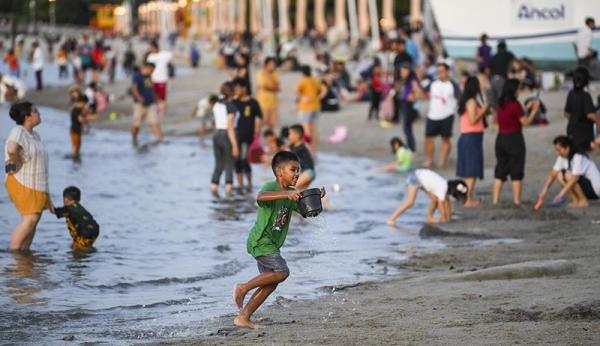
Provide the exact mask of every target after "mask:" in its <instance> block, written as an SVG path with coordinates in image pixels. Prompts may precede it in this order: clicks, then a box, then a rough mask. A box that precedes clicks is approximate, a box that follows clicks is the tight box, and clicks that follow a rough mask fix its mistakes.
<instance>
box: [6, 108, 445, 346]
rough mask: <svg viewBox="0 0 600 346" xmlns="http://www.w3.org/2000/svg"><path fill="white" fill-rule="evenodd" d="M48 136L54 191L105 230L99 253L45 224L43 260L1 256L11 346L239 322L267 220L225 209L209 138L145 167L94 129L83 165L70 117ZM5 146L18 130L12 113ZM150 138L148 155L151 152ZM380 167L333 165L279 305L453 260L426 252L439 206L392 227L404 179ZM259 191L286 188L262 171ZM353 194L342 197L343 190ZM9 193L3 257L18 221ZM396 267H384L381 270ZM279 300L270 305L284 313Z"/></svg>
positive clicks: (110, 135) (303, 229)
mask: <svg viewBox="0 0 600 346" xmlns="http://www.w3.org/2000/svg"><path fill="white" fill-rule="evenodd" d="M40 111H41V115H42V119H43V123H42V124H41V125H40V126H39V127H38V128H36V130H38V131H39V132H40V134H41V136H42V139H43V141H44V143H45V144H46V146H47V147H48V150H49V152H50V188H51V194H52V196H53V200H54V203H55V204H57V205H60V204H61V198H59V197H60V196H61V193H62V189H63V188H64V187H66V186H68V185H77V186H79V187H80V188H81V190H82V204H83V205H84V206H86V208H87V209H88V210H90V211H91V212H92V214H93V215H94V216H95V218H96V219H97V221H98V222H99V224H100V225H101V231H100V237H99V238H98V240H97V242H96V244H95V246H96V251H95V252H93V253H89V254H79V253H74V252H72V251H71V250H70V249H69V245H70V237H69V234H68V231H67V230H66V226H65V223H64V221H63V220H57V219H56V218H55V217H54V216H53V215H50V214H49V213H44V215H43V217H42V220H41V223H40V225H39V227H38V231H37V234H36V237H35V240H34V243H33V246H32V250H33V253H32V254H31V255H13V254H11V253H8V252H2V251H0V272H2V274H1V275H0V339H1V340H3V341H6V342H9V343H27V342H38V343H45V344H53V343H56V341H57V340H61V339H62V337H63V336H65V335H75V336H76V340H77V341H78V342H87V341H89V342H108V343H110V344H130V343H131V342H132V341H133V340H142V341H155V340H160V339H165V338H185V337H192V336H194V335H201V334H204V333H207V332H208V330H207V329H206V328H207V326H208V325H210V323H209V322H207V321H211V319H213V318H214V317H216V316H220V315H223V314H229V313H233V312H235V308H234V306H233V303H232V302H231V287H232V286H233V284H234V283H235V282H241V281H247V280H248V279H250V278H251V277H253V276H255V275H256V274H257V269H256V262H255V261H254V260H253V259H252V258H251V257H250V256H249V255H248V254H247V253H246V239H247V236H248V231H249V230H250V228H251V227H252V225H253V223H254V221H255V218H256V203H255V196H254V195H248V196H236V197H234V198H231V199H227V198H222V199H215V198H214V197H212V196H211V194H210V192H209V190H208V185H209V179H210V174H211V171H212V167H213V156H212V149H211V148H210V147H209V148H201V147H200V146H199V145H198V141H197V139H196V138H174V139H169V141H168V142H167V143H166V144H164V145H159V146H156V147H153V148H151V149H149V150H148V151H147V152H145V153H142V154H140V153H138V152H137V151H135V150H133V148H131V146H130V138H129V135H128V134H127V133H125V132H111V131H102V130H97V129H92V131H91V133H90V134H89V135H86V136H84V138H83V148H82V162H81V164H74V163H72V162H71V161H69V160H66V159H64V156H65V155H66V154H68V153H69V151H70V140H69V137H68V128H69V124H68V121H69V117H68V114H67V113H66V112H62V111H57V110H54V109H49V108H44V107H40ZM0 113H1V114H3V116H2V117H0V138H1V139H2V141H1V143H0V146H1V147H2V148H1V149H2V150H3V146H4V139H5V138H6V135H7V133H8V131H9V130H10V128H12V126H13V124H12V123H11V121H10V119H9V117H8V116H7V113H8V110H7V108H6V107H4V108H0ZM149 140H151V137H150V135H149V134H144V136H143V137H142V141H149ZM374 165H376V163H374V162H372V161H370V160H367V159H361V158H352V157H338V156H335V155H329V154H320V155H319V161H318V166H317V172H318V177H317V181H316V182H315V184H314V186H317V187H318V186H325V187H326V188H327V191H328V196H329V199H330V204H331V209H329V210H326V211H324V212H323V213H322V214H321V215H319V216H318V217H316V218H310V219H302V218H301V217H299V216H298V217H297V218H294V219H293V221H292V225H291V227H290V230H289V234H288V239H287V241H286V244H285V245H284V247H283V248H282V255H283V256H284V257H285V258H286V260H287V261H288V265H289V267H290V269H291V276H290V278H289V279H288V280H287V281H286V282H285V283H284V284H282V285H281V287H280V288H279V289H278V290H277V291H276V293H275V295H274V296H283V297H285V298H287V299H299V298H310V297H315V296H318V295H319V294H324V293H323V291H321V290H318V288H319V287H322V286H333V285H344V284H352V283H356V282H358V281H361V280H373V279H379V278H384V277H385V276H386V275H390V274H391V273H393V269H392V268H388V267H387V266H385V265H384V264H382V263H384V262H385V260H388V259H389V260H401V259H403V258H406V255H407V251H409V250H410V249H411V248H415V249H433V248H437V247H440V246H442V245H441V244H440V243H439V242H437V241H436V240H427V241H423V240H420V239H419V237H418V234H417V230H418V227H419V225H420V223H421V221H422V220H423V219H424V215H425V208H426V206H427V201H426V200H425V199H421V198H420V199H419V200H418V201H417V207H416V208H414V209H412V210H410V211H409V212H408V213H407V214H406V215H403V216H402V217H401V219H400V220H399V222H401V223H402V227H400V228H397V229H395V228H390V227H388V226H387V225H386V224H385V218H386V216H387V215H388V214H389V213H391V212H392V211H393V209H394V208H396V207H397V206H398V204H399V203H400V202H401V199H402V191H403V189H404V188H405V186H404V184H403V178H400V177H398V176H395V175H373V174H370V173H368V170H369V169H370V168H372V167H373V166H374ZM254 175H255V182H256V184H257V186H255V191H258V188H259V187H258V185H260V184H262V183H264V182H266V181H268V180H271V179H273V176H272V172H271V171H270V169H269V168H267V167H263V166H254ZM333 184H340V186H341V190H340V191H339V192H337V193H336V192H334V191H333V190H332V189H331V188H330V187H331V186H333ZM18 218H19V217H18V214H17V212H16V210H15V209H14V206H13V205H12V204H11V203H10V202H9V201H8V197H7V195H6V191H5V189H4V188H1V189H0V226H1V227H2V230H3V231H2V232H0V247H5V246H7V244H8V243H9V240H10V235H11V231H12V228H13V227H14V225H15V224H16V223H17V221H18ZM378 259H383V260H378ZM272 300H273V298H271V299H270V300H269V301H272Z"/></svg>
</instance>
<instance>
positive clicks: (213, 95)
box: [208, 94, 219, 102]
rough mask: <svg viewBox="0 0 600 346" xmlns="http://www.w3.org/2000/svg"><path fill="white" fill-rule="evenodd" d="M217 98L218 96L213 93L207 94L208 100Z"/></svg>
mask: <svg viewBox="0 0 600 346" xmlns="http://www.w3.org/2000/svg"><path fill="white" fill-rule="evenodd" d="M218 99H219V97H218V96H217V95H215V94H210V95H208V102H217V100H218Z"/></svg>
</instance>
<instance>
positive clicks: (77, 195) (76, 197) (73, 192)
mask: <svg viewBox="0 0 600 346" xmlns="http://www.w3.org/2000/svg"><path fill="white" fill-rule="evenodd" d="M63 198H68V199H71V200H73V201H75V202H79V201H80V200H81V191H80V190H79V188H78V187H77V186H69V187H67V188H66V189H64V191H63Z"/></svg>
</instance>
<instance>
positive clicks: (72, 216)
mask: <svg viewBox="0 0 600 346" xmlns="http://www.w3.org/2000/svg"><path fill="white" fill-rule="evenodd" d="M80 198H81V191H79V189H78V188H77V187H75V186H69V187H67V188H66V189H65V190H64V191H63V202H64V204H65V205H64V207H62V208H55V209H54V211H55V214H56V217H57V218H59V219H60V218H62V217H65V219H66V221H67V227H68V228H69V233H70V234H71V237H72V238H73V245H72V247H73V248H74V249H76V250H86V249H90V248H91V247H92V245H93V244H94V241H96V238H97V237H98V233H100V226H98V223H96V220H94V217H93V216H92V215H91V214H90V213H89V212H88V211H87V210H85V208H84V207H83V206H82V205H81V204H79V200H80Z"/></svg>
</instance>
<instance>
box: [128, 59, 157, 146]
mask: <svg viewBox="0 0 600 346" xmlns="http://www.w3.org/2000/svg"><path fill="white" fill-rule="evenodd" d="M152 71H154V64H152V63H149V62H146V63H144V65H143V66H142V70H141V73H136V74H135V75H134V76H133V81H132V84H131V87H130V90H131V96H133V101H134V102H135V103H134V105H133V124H132V126H131V141H132V143H133V146H134V147H137V145H138V141H137V137H138V133H139V132H140V126H142V122H143V120H144V118H145V119H147V121H148V122H149V123H150V128H151V129H152V132H153V133H154V137H156V142H161V141H162V133H161V131H160V125H159V123H158V116H157V114H156V104H157V100H158V97H157V95H156V92H155V91H154V85H153V84H152V79H151V77H150V76H151V75H152Z"/></svg>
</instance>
